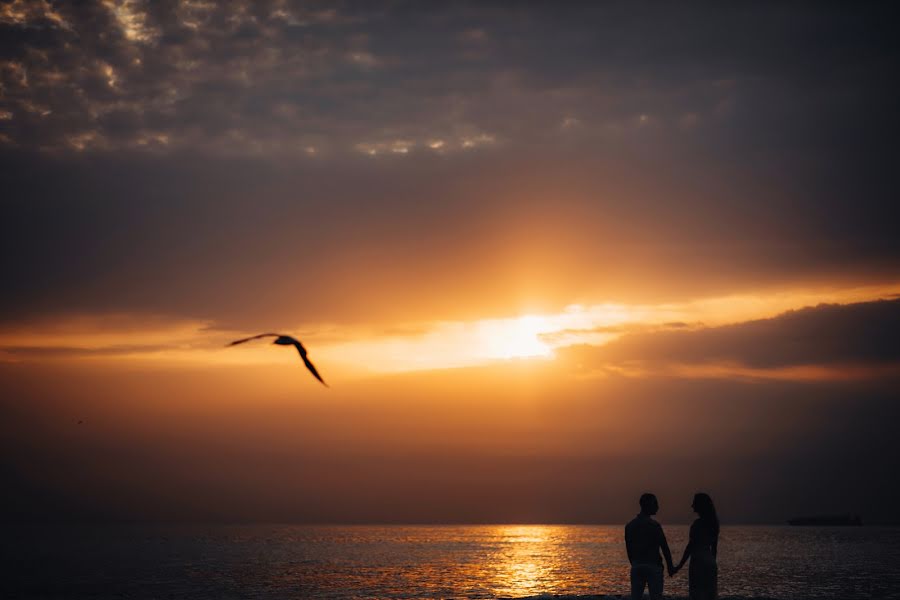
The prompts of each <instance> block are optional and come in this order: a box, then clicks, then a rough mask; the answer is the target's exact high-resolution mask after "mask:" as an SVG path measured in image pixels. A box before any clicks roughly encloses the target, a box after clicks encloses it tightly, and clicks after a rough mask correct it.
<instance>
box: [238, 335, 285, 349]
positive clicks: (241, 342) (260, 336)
mask: <svg viewBox="0 0 900 600" xmlns="http://www.w3.org/2000/svg"><path fill="white" fill-rule="evenodd" d="M280 335H281V334H280V333H261V334H259V335H254V336H251V337H248V338H244V339H242V340H235V341H233V342H231V343H230V344H226V347H227V346H236V345H237V344H243V343H244V342H249V341H250V340H258V339H259V338H264V337H278V336H280Z"/></svg>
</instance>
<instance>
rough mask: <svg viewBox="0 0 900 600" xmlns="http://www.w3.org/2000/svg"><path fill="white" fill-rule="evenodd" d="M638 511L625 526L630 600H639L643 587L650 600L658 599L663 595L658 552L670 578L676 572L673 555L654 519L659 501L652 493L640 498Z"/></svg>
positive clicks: (660, 561) (661, 571) (661, 568)
mask: <svg viewBox="0 0 900 600" xmlns="http://www.w3.org/2000/svg"><path fill="white" fill-rule="evenodd" d="M640 505H641V512H639V513H638V516H636V517H635V518H634V519H632V520H631V522H629V523H628V525H626V526H625V549H626V550H627V551H628V562H630V563H631V598H632V600H640V598H642V597H643V595H644V587H645V586H646V587H647V588H648V589H649V591H650V600H661V599H662V593H663V567H662V559H661V558H660V556H659V552H660V550H662V555H663V556H664V557H665V559H666V566H668V568H669V576H670V577H671V576H672V574H673V573H674V571H675V565H673V564H672V553H671V552H670V551H669V544H668V543H667V542H666V534H664V533H663V530H662V526H661V525H660V524H659V523H657V522H656V521H655V520H654V519H653V515H655V514H656V513H657V512H658V511H659V502H657V501H656V496H654V495H653V494H644V495H642V496H641V499H640Z"/></svg>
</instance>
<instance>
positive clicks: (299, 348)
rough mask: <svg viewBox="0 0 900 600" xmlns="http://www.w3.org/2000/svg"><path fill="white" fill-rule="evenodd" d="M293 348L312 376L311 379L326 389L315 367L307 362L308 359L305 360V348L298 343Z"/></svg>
mask: <svg viewBox="0 0 900 600" xmlns="http://www.w3.org/2000/svg"><path fill="white" fill-rule="evenodd" d="M294 346H295V347H296V348H297V352H299V353H300V358H302V359H303V364H304V365H306V368H307V369H309V372H310V373H312V374H313V377H315V378H316V379H318V380H319V381H320V382H321V383H322V385H324V386H325V387H328V384H327V383H325V380H324V379H322V376H321V375H319V372H318V371H316V367H315V365H313V364H312V363H311V362H310V361H309V359H308V358H306V348H304V347H303V344H301V343H300V342H296V343H295V344H294Z"/></svg>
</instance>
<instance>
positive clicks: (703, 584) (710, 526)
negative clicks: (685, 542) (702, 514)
mask: <svg viewBox="0 0 900 600" xmlns="http://www.w3.org/2000/svg"><path fill="white" fill-rule="evenodd" d="M718 538H719V532H718V527H716V526H715V524H714V523H710V522H707V521H705V520H703V519H697V520H696V521H694V524H693V525H691V533H690V545H691V565H690V568H689V569H688V590H689V594H690V598H691V600H715V599H716V598H717V597H718V579H719V568H718V566H717V565H716V551H717V547H718Z"/></svg>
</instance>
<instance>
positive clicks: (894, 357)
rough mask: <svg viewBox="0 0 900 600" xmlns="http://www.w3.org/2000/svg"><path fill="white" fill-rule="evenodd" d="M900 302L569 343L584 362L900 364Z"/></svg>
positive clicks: (827, 308)
mask: <svg viewBox="0 0 900 600" xmlns="http://www.w3.org/2000/svg"><path fill="white" fill-rule="evenodd" d="M898 339H900V300H881V301H877V302H863V303H857V304H847V305H831V304H823V305H819V306H815V307H809V308H804V309H801V310H794V311H789V312H787V313H784V314H781V315H779V316H777V317H774V318H771V319H761V320H756V321H747V322H744V323H738V324H735V325H727V326H723V327H709V328H703V329H697V330H688V331H666V330H661V331H656V332H653V333H630V334H627V335H625V336H623V337H622V338H620V339H618V340H616V341H613V342H610V343H609V344H607V345H606V346H603V347H595V348H592V347H589V346H580V347H571V348H570V349H569V351H568V352H569V357H570V358H574V359H577V360H578V361H579V362H581V364H582V365H588V366H589V368H590V367H591V366H598V367H602V366H611V365H618V364H628V363H632V364H634V363H637V364H645V365H666V364H723V363H725V364H737V365H743V366H746V367H751V368H759V369H771V368H778V367H790V366H801V365H825V366H845V365H875V366H878V365H885V366H890V365H900V344H898V343H897V340H898Z"/></svg>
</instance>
